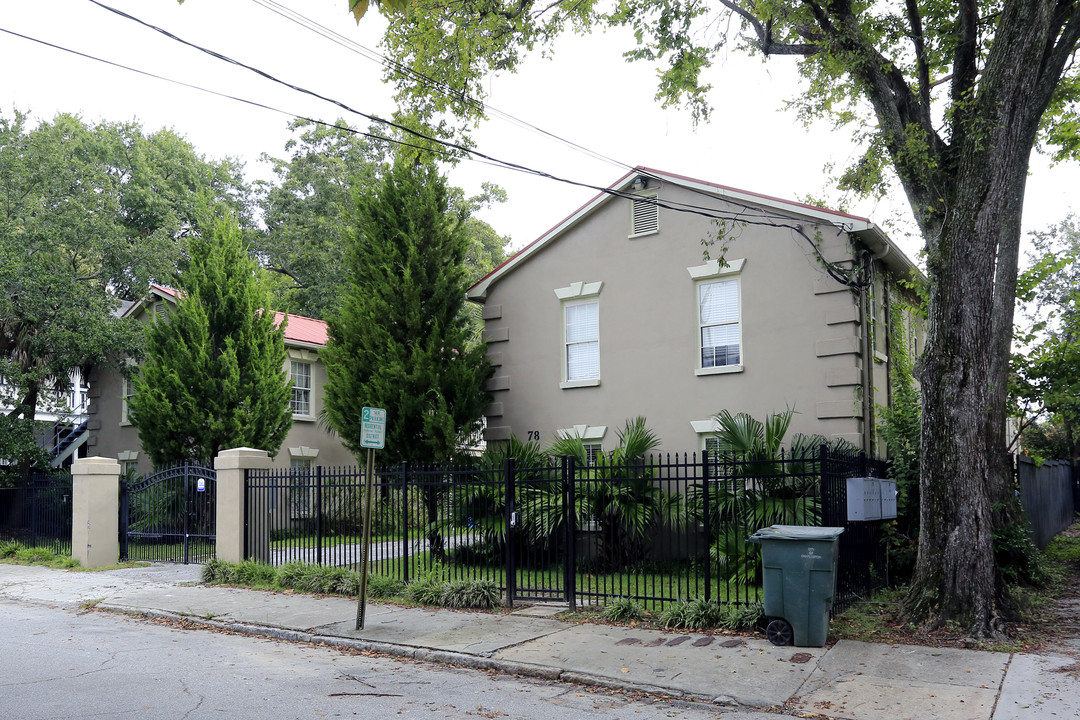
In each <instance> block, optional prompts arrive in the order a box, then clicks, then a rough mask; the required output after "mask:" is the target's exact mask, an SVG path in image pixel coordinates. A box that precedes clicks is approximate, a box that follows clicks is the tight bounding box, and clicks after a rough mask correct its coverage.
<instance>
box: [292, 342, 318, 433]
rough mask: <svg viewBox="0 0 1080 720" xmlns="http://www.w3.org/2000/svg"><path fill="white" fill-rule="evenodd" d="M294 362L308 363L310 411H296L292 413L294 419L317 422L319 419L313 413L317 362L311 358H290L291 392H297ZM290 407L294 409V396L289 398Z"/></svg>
mask: <svg viewBox="0 0 1080 720" xmlns="http://www.w3.org/2000/svg"><path fill="white" fill-rule="evenodd" d="M293 363H296V364H298V365H307V368H308V375H307V379H308V387H307V388H306V390H307V393H308V401H307V405H308V412H306V413H297V412H294V413H293V414H292V417H293V420H299V421H300V422H315V421H316V420H317V418H316V417H315V416H314V415H312V414H311V410H312V408H314V406H315V363H313V362H310V361H309V360H299V359H292V358H290V360H289V390H290V392H296V384H295V382H294V381H293V372H292V368H293ZM289 409H290V410H291V409H292V398H291V397H290V399H289Z"/></svg>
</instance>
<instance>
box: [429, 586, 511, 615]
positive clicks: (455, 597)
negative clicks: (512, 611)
mask: <svg viewBox="0 0 1080 720" xmlns="http://www.w3.org/2000/svg"><path fill="white" fill-rule="evenodd" d="M441 600H442V602H441V604H442V605H443V606H444V607H449V608H479V609H489V608H493V607H496V606H498V605H501V604H502V591H500V590H499V586H498V585H496V584H495V583H494V582H493V581H491V580H458V581H456V582H452V583H448V584H446V585H445V586H444V588H443V593H442V598H441Z"/></svg>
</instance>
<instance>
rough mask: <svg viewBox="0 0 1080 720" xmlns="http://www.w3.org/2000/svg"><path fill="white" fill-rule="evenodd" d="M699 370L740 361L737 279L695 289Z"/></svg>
mask: <svg viewBox="0 0 1080 720" xmlns="http://www.w3.org/2000/svg"><path fill="white" fill-rule="evenodd" d="M698 317H699V324H700V327H701V367H702V368H712V367H725V366H729V365H738V364H740V363H741V361H742V357H741V355H742V352H741V346H742V333H741V331H740V327H739V281H738V279H737V278H732V279H729V280H718V281H716V282H703V283H701V284H700V285H698Z"/></svg>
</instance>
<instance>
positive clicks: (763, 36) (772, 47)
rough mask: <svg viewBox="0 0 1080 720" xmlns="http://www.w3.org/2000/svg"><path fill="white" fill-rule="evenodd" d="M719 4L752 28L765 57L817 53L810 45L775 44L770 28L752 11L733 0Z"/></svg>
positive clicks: (722, 1) (815, 48)
mask: <svg viewBox="0 0 1080 720" xmlns="http://www.w3.org/2000/svg"><path fill="white" fill-rule="evenodd" d="M720 4H721V5H723V6H724V7H726V8H727V9H728V10H731V12H733V13H735V14H736V15H738V16H739V17H740V18H742V19H743V20H745V21H746V23H747V24H748V25H749V26H750V27H751V28H753V30H754V34H755V35H757V45H758V49H759V50H761V52H762V53H764V54H765V55H802V56H804V57H806V56H809V55H813V54H815V53H816V52H818V50H819V48H818V47H817V45H815V44H812V43H777V42H773V39H772V27H771V25H770V26H766V25H765V24H764V23H762V22H761V21H760V20H759V19H758V18H757V17H756V16H755V15H754V14H753V10H747V9H746V8H743V7H742V6H741V5H739V4H738V3H737V2H735V1H734V0H720Z"/></svg>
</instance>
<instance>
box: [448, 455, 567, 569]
mask: <svg viewBox="0 0 1080 720" xmlns="http://www.w3.org/2000/svg"><path fill="white" fill-rule="evenodd" d="M511 458H512V459H513V460H514V463H515V467H516V468H517V470H516V484H515V492H514V508H515V509H516V510H517V512H518V513H519V515H520V517H521V529H522V538H524V540H525V545H526V547H525V548H522V549H523V550H526V549H528V547H531V546H536V545H544V544H548V543H549V542H550V541H551V538H552V537H553V536H554V535H555V533H556V532H557V530H558V525H559V523H560V522H561V512H552V511H551V509H552V508H556V509H557V508H561V503H562V489H561V485H560V483H559V482H558V481H556V480H551V479H549V478H548V475H549V474H550V465H551V458H550V457H549V455H548V453H546V452H544V451H543V450H542V449H541V447H540V444H539V443H537V442H527V443H523V442H521V440H519V439H518V438H517V437H516V436H512V437H511V438H510V441H509V442H507V443H501V444H499V445H494V446H491V447H489V448H488V450H487V452H485V453H484V457H483V460H482V462H481V463H480V466H479V468H478V470H477V472H476V474H475V476H474V477H473V478H472V479H470V480H469V481H467V482H465V483H461V484H459V485H458V486H457V487H456V488H455V493H454V517H455V518H456V519H457V521H458V522H460V523H463V524H464V526H465V527H466V528H467V529H468V530H469V532H472V533H476V534H478V535H479V536H480V538H481V545H482V547H483V548H484V552H486V553H488V554H490V555H491V556H492V557H495V556H498V555H499V554H501V553H502V552H503V550H504V549H505V547H506V533H507V531H508V528H507V526H506V476H505V467H506V461H507V460H508V459H511Z"/></svg>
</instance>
